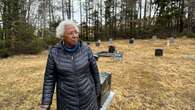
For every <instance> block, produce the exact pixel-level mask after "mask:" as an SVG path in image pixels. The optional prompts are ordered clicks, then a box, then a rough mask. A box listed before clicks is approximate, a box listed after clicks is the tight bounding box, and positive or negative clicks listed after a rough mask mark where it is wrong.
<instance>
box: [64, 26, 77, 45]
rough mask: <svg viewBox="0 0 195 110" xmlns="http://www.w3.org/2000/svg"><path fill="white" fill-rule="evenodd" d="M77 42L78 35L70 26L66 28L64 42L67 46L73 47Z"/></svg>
mask: <svg viewBox="0 0 195 110" xmlns="http://www.w3.org/2000/svg"><path fill="white" fill-rule="evenodd" d="M78 40H79V33H78V32H77V30H76V29H75V27H74V26H72V25H69V26H66V27H65V31H64V42H65V43H66V44H67V45H68V46H70V47H73V46H74V45H76V43H77V42H78Z"/></svg>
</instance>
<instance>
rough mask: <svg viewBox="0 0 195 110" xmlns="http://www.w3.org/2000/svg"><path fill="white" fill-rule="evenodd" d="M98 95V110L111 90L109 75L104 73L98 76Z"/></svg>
mask: <svg viewBox="0 0 195 110" xmlns="http://www.w3.org/2000/svg"><path fill="white" fill-rule="evenodd" d="M100 90H101V91H100V94H99V96H98V97H97V102H98V106H99V108H101V107H102V105H103V104H104V103H105V101H106V99H107V98H108V96H109V94H110V90H111V74H110V73H107V72H104V73H101V74H100Z"/></svg>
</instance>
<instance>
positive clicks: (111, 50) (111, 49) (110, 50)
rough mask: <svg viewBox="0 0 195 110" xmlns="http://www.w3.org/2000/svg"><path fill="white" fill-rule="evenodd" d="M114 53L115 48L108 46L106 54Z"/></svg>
mask: <svg viewBox="0 0 195 110" xmlns="http://www.w3.org/2000/svg"><path fill="white" fill-rule="evenodd" d="M115 51H116V48H115V46H113V45H109V46H108V52H109V53H114V52H115Z"/></svg>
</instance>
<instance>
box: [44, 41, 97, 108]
mask: <svg viewBox="0 0 195 110" xmlns="http://www.w3.org/2000/svg"><path fill="white" fill-rule="evenodd" d="M55 87H56V95H57V96H56V97H57V110H98V106H97V100H96V98H97V95H98V94H99V92H100V78H99V72H98V67H97V64H96V60H95V58H94V57H93V53H92V51H91V49H90V48H89V47H88V46H87V45H86V44H84V43H82V42H81V41H80V46H79V48H78V49H77V50H76V51H75V52H74V53H69V52H67V51H65V50H64V48H63V44H62V42H60V43H58V44H56V45H55V46H54V47H52V48H51V49H50V51H49V55H48V59H47V65H46V70H45V76H44V83H43V96H42V105H51V104H52V97H53V94H54V89H55Z"/></svg>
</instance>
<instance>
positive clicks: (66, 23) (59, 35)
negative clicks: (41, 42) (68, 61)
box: [56, 20, 79, 38]
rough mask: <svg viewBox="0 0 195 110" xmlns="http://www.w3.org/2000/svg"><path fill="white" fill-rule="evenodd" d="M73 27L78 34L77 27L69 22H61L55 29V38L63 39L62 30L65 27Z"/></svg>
mask: <svg viewBox="0 0 195 110" xmlns="http://www.w3.org/2000/svg"><path fill="white" fill-rule="evenodd" d="M70 25H71V26H74V27H75V29H76V30H77V32H79V28H78V26H77V25H76V24H75V23H74V22H73V21H71V20H66V21H61V22H60V24H59V25H58V26H57V28H56V37H57V38H63V37H64V31H65V30H64V29H65V27H66V26H70Z"/></svg>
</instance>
